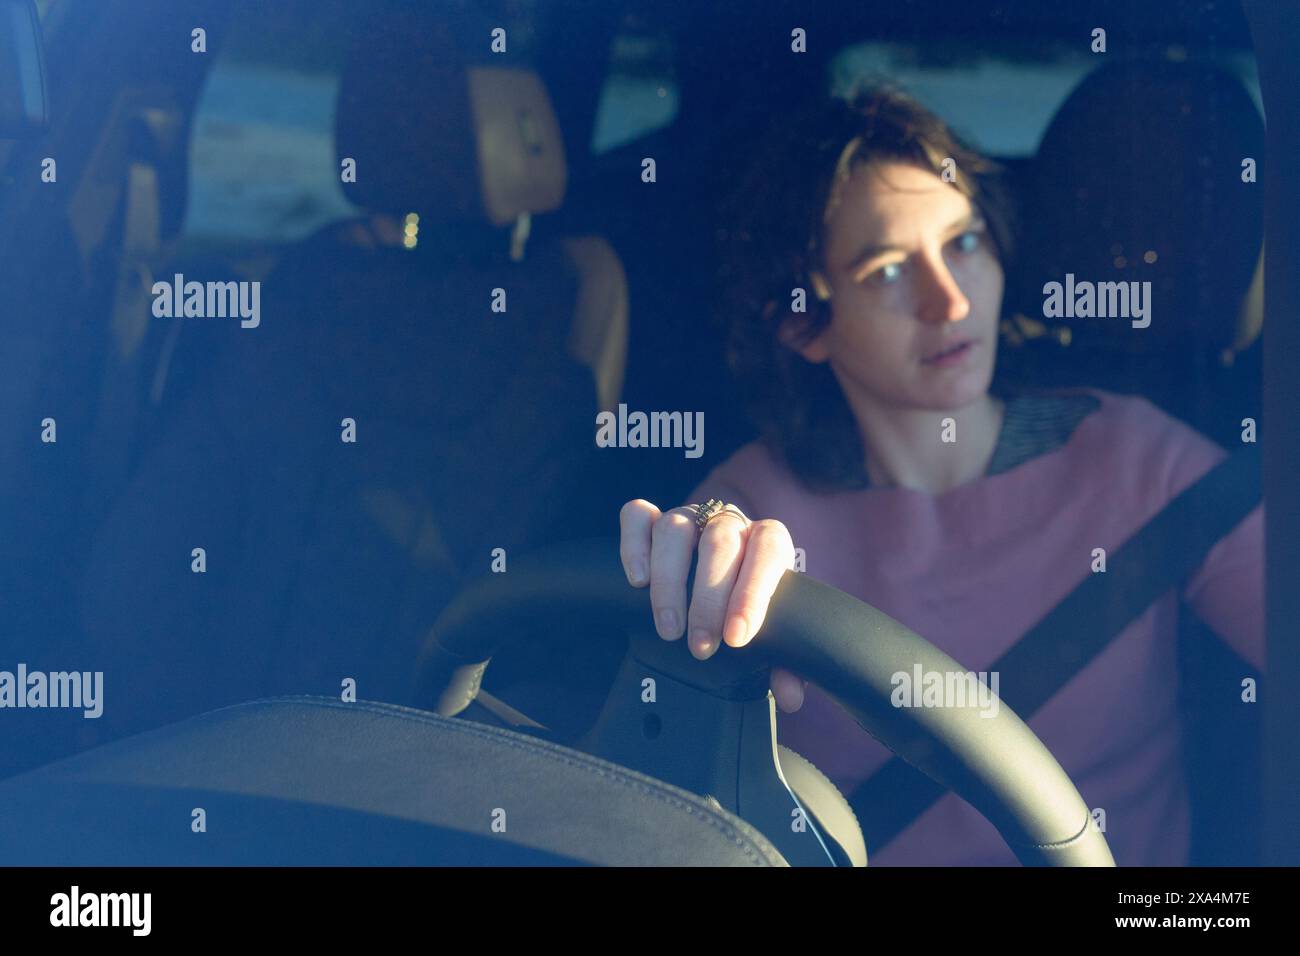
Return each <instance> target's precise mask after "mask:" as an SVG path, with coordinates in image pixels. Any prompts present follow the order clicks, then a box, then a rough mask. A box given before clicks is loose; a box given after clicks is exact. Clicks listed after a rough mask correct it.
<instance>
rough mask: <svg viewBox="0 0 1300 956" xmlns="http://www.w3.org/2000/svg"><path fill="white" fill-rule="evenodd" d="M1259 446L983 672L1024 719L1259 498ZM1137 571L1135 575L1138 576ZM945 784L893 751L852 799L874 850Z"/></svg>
mask: <svg viewBox="0 0 1300 956" xmlns="http://www.w3.org/2000/svg"><path fill="white" fill-rule="evenodd" d="M1260 477H1261V471H1260V461H1259V452H1258V451H1257V450H1256V449H1255V448H1254V446H1251V445H1247V446H1245V447H1243V448H1242V450H1241V451H1238V452H1235V453H1233V454H1231V455H1229V456H1228V457H1227V458H1226V459H1225V460H1223V461H1222V462H1220V463H1219V464H1218V465H1216V466H1215V467H1214V468H1212V469H1210V471H1208V472H1207V473H1206V474H1205V475H1203V476H1202V477H1201V478H1200V479H1199V480H1197V481H1196V482H1195V483H1194V484H1192V485H1191V486H1190V487H1189V488H1187V489H1186V490H1184V491H1183V492H1182V493H1181V494H1179V495H1177V496H1176V497H1175V498H1173V499H1172V500H1171V501H1170V502H1169V504H1167V505H1166V506H1165V507H1164V508H1163V509H1161V510H1160V511H1159V512H1158V513H1157V514H1156V515H1155V516H1154V517H1152V518H1151V520H1150V521H1148V522H1147V523H1146V524H1145V525H1144V526H1143V527H1142V528H1141V529H1140V530H1139V531H1138V532H1137V533H1136V534H1135V535H1133V537H1131V538H1130V539H1129V540H1128V541H1126V542H1125V543H1124V544H1123V546H1121V547H1120V549H1119V550H1118V551H1116V552H1115V554H1114V556H1113V557H1110V558H1109V563H1110V564H1111V565H1112V566H1113V567H1112V569H1110V570H1108V571H1106V572H1105V573H1096V574H1089V575H1088V576H1087V577H1086V578H1084V580H1083V581H1082V582H1081V583H1080V584H1079V585H1078V586H1077V587H1076V588H1075V589H1074V590H1073V591H1071V592H1070V593H1069V594H1068V595H1067V596H1066V597H1065V598H1064V599H1063V600H1062V601H1061V602H1060V603H1059V604H1057V605H1056V606H1055V607H1054V608H1053V609H1052V610H1051V611H1049V612H1048V614H1047V615H1046V616H1045V617H1044V618H1043V619H1042V620H1040V621H1039V622H1038V623H1037V624H1036V625H1034V627H1033V628H1031V629H1030V630H1029V631H1028V632H1027V633H1026V634H1025V636H1024V637H1022V638H1021V639H1020V640H1019V641H1017V642H1016V643H1015V645H1013V646H1012V647H1011V648H1010V650H1008V651H1007V652H1006V653H1005V654H1003V655H1002V656H1001V657H1000V658H998V659H997V660H996V661H994V662H993V663H992V664H991V665H989V668H988V670H990V671H997V672H999V673H1001V674H1003V675H1006V674H1014V675H1015V679H1014V681H1006V680H1002V681H1001V685H1002V686H1003V687H1010V688H1012V689H1011V690H1010V691H1009V692H1008V693H1007V694H1005V695H1003V698H1002V699H1003V700H1004V701H1005V702H1006V704H1007V706H1009V707H1011V709H1012V710H1014V711H1015V712H1016V714H1017V715H1019V716H1020V718H1021V719H1022V720H1025V721H1028V720H1029V718H1030V717H1032V716H1033V715H1034V714H1035V713H1036V712H1037V711H1038V710H1039V708H1041V707H1042V706H1043V705H1044V704H1045V703H1047V701H1049V700H1051V699H1052V697H1054V696H1055V695H1056V693H1057V692H1058V691H1059V690H1060V689H1061V688H1062V687H1064V686H1065V685H1066V684H1067V683H1068V682H1069V681H1070V680H1071V678H1073V677H1074V675H1075V674H1076V673H1078V672H1079V671H1080V670H1082V669H1083V668H1084V667H1085V666H1087V664H1088V663H1089V662H1090V661H1091V660H1092V659H1093V658H1094V657H1096V656H1097V655H1098V654H1099V653H1100V652H1101V651H1102V650H1103V649H1104V648H1105V647H1106V645H1107V644H1109V643H1110V642H1111V640H1113V639H1114V638H1115V637H1116V636H1117V635H1118V634H1119V633H1120V632H1121V631H1123V630H1124V628H1125V627H1127V626H1128V624H1129V623H1130V622H1131V621H1133V620H1134V619H1135V618H1137V617H1139V616H1140V615H1141V614H1142V613H1143V612H1144V611H1146V609H1147V608H1149V607H1150V606H1151V605H1152V603H1154V602H1155V601H1156V600H1157V599H1159V598H1160V596H1161V595H1162V594H1164V593H1165V592H1166V591H1168V590H1169V588H1171V587H1175V586H1178V585H1179V584H1180V583H1181V582H1182V581H1183V580H1184V579H1185V578H1186V577H1187V576H1188V575H1190V574H1191V573H1192V572H1193V571H1195V570H1196V568H1197V567H1199V566H1200V564H1201V563H1202V562H1203V561H1204V559H1205V556H1206V554H1207V553H1208V552H1209V551H1210V549H1211V548H1213V547H1214V545H1215V544H1216V543H1217V542H1218V541H1219V540H1220V539H1221V538H1223V537H1224V536H1225V535H1226V534H1228V532H1230V531H1231V530H1232V529H1233V528H1235V527H1236V526H1237V525H1238V524H1239V523H1240V522H1241V521H1242V520H1243V519H1244V518H1245V517H1246V515H1248V514H1249V513H1250V512H1251V511H1252V510H1253V509H1254V507H1255V506H1256V505H1257V504H1258V503H1259V500H1260V494H1261V491H1260ZM1134 572H1136V573H1134ZM947 792H948V790H947V789H946V788H945V787H943V786H941V785H940V784H937V783H935V782H934V781H933V780H931V779H930V778H929V777H927V776H925V774H923V773H921V772H920V771H919V770H917V769H916V768H914V767H913V766H912V765H911V764H909V763H906V762H905V761H904V760H902V759H901V758H899V757H897V756H895V757H892V758H890V760H889V761H888V762H887V763H886V764H885V765H884V766H883V767H881V768H880V770H878V771H877V772H876V773H874V774H872V776H870V777H868V778H867V779H866V780H864V781H863V782H862V783H861V784H860V785H859V786H858V787H857V789H856V790H854V791H853V793H852V794H851V795H850V797H849V803H850V805H851V806H852V807H853V812H854V813H856V814H857V817H858V822H859V824H860V826H861V827H862V832H863V834H864V836H865V837H866V841H867V846H868V847H869V848H870V849H871V850H872V852H876V851H877V850H878V849H879V848H880V847H882V846H884V845H885V844H886V843H888V842H889V841H890V840H892V839H893V838H894V837H896V836H898V834H899V833H901V832H902V831H903V830H905V829H906V828H907V827H908V826H910V825H911V824H912V822H913V821H914V820H916V818H917V817H919V816H920V815H921V814H922V813H924V812H925V811H926V810H928V809H929V808H930V807H931V806H932V805H933V804H934V803H935V801H937V800H938V799H939V798H940V797H942V796H943V795H944V794H945V793H947Z"/></svg>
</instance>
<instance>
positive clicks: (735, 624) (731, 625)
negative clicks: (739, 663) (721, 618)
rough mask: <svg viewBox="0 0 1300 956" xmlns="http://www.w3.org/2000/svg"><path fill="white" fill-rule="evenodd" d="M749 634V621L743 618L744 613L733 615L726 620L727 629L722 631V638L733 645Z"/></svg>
mask: <svg viewBox="0 0 1300 956" xmlns="http://www.w3.org/2000/svg"><path fill="white" fill-rule="evenodd" d="M748 634H749V621H747V620H745V615H743V614H736V615H733V616H732V618H731V620H729V621H728V622H727V629H726V631H725V632H723V635H722V636H723V638H724V639H725V640H726V642H727V643H728V644H730V645H731V646H732V647H735V646H736V645H737V644H738V643H739V642H740V641H743V640H744V639H745V637H746V636H747V635H748Z"/></svg>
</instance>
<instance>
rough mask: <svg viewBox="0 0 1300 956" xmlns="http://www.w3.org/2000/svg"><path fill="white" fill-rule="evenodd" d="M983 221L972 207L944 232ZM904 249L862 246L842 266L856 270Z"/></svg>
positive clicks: (948, 234) (946, 233)
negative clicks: (888, 253) (876, 259)
mask: <svg viewBox="0 0 1300 956" xmlns="http://www.w3.org/2000/svg"><path fill="white" fill-rule="evenodd" d="M983 221H984V217H983V216H981V215H980V213H979V211H978V210H974V209H972V210H971V211H970V212H967V213H965V214H964V215H962V216H959V217H958V218H957V219H954V220H953V221H952V222H951V223H950V224H949V225H948V227H947V228H946V229H944V234H945V235H947V236H951V235H954V234H956V233H959V232H964V231H965V230H966V229H968V228H970V227H971V226H972V225H978V224H980V223H982V222H983ZM906 251H907V250H906V249H903V248H902V247H901V246H893V245H889V244H888V243H885V244H880V245H871V246H864V247H863V248H862V249H860V250H858V254H857V255H856V256H854V257H853V259H852V261H851V262H849V264H848V265H846V266H845V267H844V270H845V271H846V272H857V271H858V270H859V269H861V268H862V267H863V266H864V265H866V264H867V263H868V262H870V261H871V260H872V259H874V258H876V256H880V255H884V254H885V253H887V252H906Z"/></svg>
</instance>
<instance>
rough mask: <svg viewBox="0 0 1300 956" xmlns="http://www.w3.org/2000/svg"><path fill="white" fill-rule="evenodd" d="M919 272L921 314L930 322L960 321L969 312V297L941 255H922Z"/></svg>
mask: <svg viewBox="0 0 1300 956" xmlns="http://www.w3.org/2000/svg"><path fill="white" fill-rule="evenodd" d="M918 271H919V272H920V280H921V285H922V288H921V289H920V290H919V291H920V294H921V315H922V317H923V318H925V319H926V320H927V321H931V322H960V321H961V320H962V319H964V318H966V316H967V315H969V314H970V299H968V298H966V295H965V293H963V292H962V291H961V286H959V285H958V284H957V280H956V278H954V277H953V274H952V271H951V270H950V269H949V268H948V265H947V263H946V262H944V260H943V259H942V257H940V258H937V259H931V258H930V257H928V256H927V257H924V261H923V262H922V266H921V269H920V270H918Z"/></svg>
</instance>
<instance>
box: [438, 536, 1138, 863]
mask: <svg viewBox="0 0 1300 956" xmlns="http://www.w3.org/2000/svg"><path fill="white" fill-rule="evenodd" d="M692 577H693V573H692ZM690 583H691V582H689V581H688V588H689V586H690ZM593 611H597V612H601V613H603V614H606V615H609V616H610V618H609V619H610V622H611V623H612V624H614V625H616V626H615V628H614V631H615V633H617V634H619V636H620V637H622V636H624V635H625V634H626V633H627V629H628V627H644V626H646V625H647V624H648V622H649V621H650V620H651V615H650V609H649V594H648V589H638V588H633V587H631V586H630V585H629V584H628V583H627V579H626V577H625V576H624V574H623V571H622V568H621V567H620V565H619V561H618V543H617V541H615V540H613V539H608V538H599V539H588V540H583V541H573V542H565V543H563V544H559V545H554V546H551V547H547V548H544V549H541V550H539V551H536V552H533V553H532V554H530V555H527V556H525V557H522V558H515V559H514V560H512V562H511V566H510V568H509V571H508V572H506V573H498V574H489V575H486V576H484V577H481V578H479V579H477V580H475V581H474V582H472V583H471V584H470V585H469V586H468V587H466V588H465V589H464V590H463V591H462V592H461V593H460V594H459V595H458V596H457V597H456V599H455V600H453V601H452V603H451V604H450V605H448V606H447V608H446V609H445V610H444V611H443V613H442V614H441V615H440V616H439V618H438V621H437V622H436V623H435V625H434V627H433V629H432V630H431V632H430V634H429V637H428V638H427V640H426V643H425V646H424V650H423V652H422V654H421V657H420V663H419V667H418V678H417V682H416V701H417V703H416V706H420V707H424V708H426V709H428V707H429V701H431V700H436V701H437V706H436V708H435V709H436V710H437V712H438V713H440V714H442V715H443V716H453V715H455V714H457V713H460V712H461V711H462V710H464V709H465V708H466V707H467V706H469V704H470V703H471V702H472V701H473V699H474V697H475V696H476V695H477V693H478V690H479V686H480V684H481V681H482V678H483V674H484V672H485V670H486V668H487V665H488V662H489V661H490V659H491V657H492V656H493V655H494V654H495V653H496V652H497V651H498V650H500V649H502V648H503V647H505V646H507V644H508V643H509V641H508V640H507V639H506V637H505V635H514V634H517V633H519V632H520V631H522V630H532V631H533V632H534V633H535V631H536V628H537V624H538V623H539V621H542V620H545V619H548V618H551V617H554V618H558V619H560V620H563V619H575V620H576V619H578V618H589V617H590V615H591V614H592V613H593ZM617 625H622V626H617ZM525 626H526V627H525ZM864 635H865V636H866V637H867V639H863V636H864ZM722 654H726V655H734V656H735V658H734V661H733V663H738V664H739V665H740V668H739V671H737V670H736V669H735V668H734V667H733V668H732V669H731V670H730V676H729V677H728V678H724V679H723V681H722V682H719V681H718V680H717V679H716V676H715V677H714V678H713V679H712V680H710V679H709V678H708V677H707V676H706V670H707V668H706V666H705V665H706V664H709V663H712V661H710V662H698V661H693V660H692V661H691V662H690V663H691V664H693V665H694V667H693V668H689V669H687V670H685V671H683V672H682V673H680V674H678V675H676V676H679V677H680V678H681V679H684V680H687V681H690V682H692V683H694V684H695V685H696V686H698V687H700V688H701V689H703V690H705V691H707V692H709V693H713V694H717V695H718V696H733V695H734V694H736V693H738V692H740V691H739V690H738V689H739V688H741V687H742V686H743V687H744V688H749V690H748V693H752V692H753V691H752V688H753V686H754V684H755V675H761V674H766V672H767V670H768V669H769V668H770V667H771V666H780V667H784V668H786V669H788V670H790V671H793V672H794V673H797V674H799V675H800V676H801V677H804V678H805V679H807V680H809V681H811V682H812V683H815V684H817V685H818V686H819V687H820V688H822V690H824V691H825V692H826V693H827V694H828V695H829V696H831V697H832V698H833V699H834V700H836V701H837V703H839V704H840V706H842V707H844V709H845V710H846V711H848V712H849V714H850V715H852V716H853V718H854V719H855V720H856V721H857V722H858V724H859V725H860V726H861V727H862V728H863V729H864V730H866V731H867V732H868V733H870V734H871V735H872V736H873V737H875V738H876V739H877V740H879V741H880V742H881V743H883V744H885V746H887V747H889V748H890V749H891V750H893V751H894V752H895V753H897V754H898V755H899V756H900V757H902V758H903V759H905V760H907V761H908V762H909V763H911V764H913V765H914V766H916V767H917V768H918V769H919V770H921V771H922V772H924V773H925V774H926V775H927V776H930V777H931V778H932V779H934V780H935V781H937V782H938V783H940V784H941V785H943V786H944V787H947V788H948V789H950V790H952V791H953V792H955V793H957V794H958V795H959V796H961V797H962V798H963V799H965V800H966V801H967V802H968V803H970V804H971V805H972V806H974V807H975V809H977V810H978V811H979V812H980V813H981V814H982V815H983V816H984V817H985V818H986V819H988V820H989V822H990V823H992V824H993V826H994V827H996V828H997V830H998V832H999V833H1000V834H1001V835H1002V837H1003V839H1004V840H1006V842H1007V845H1008V846H1009V847H1010V848H1011V849H1012V851H1013V852H1014V853H1015V854H1016V856H1017V858H1018V859H1020V861H1021V862H1022V863H1024V864H1026V865H1036V866H1114V865H1115V863H1114V859H1113V857H1112V856H1111V853H1110V849H1109V847H1108V846H1107V844H1106V839H1105V836H1104V835H1103V834H1102V833H1101V831H1100V830H1099V829H1098V828H1097V827H1095V826H1094V825H1092V818H1091V813H1090V811H1089V809H1088V807H1087V805H1086V804H1085V803H1084V801H1083V798H1082V797H1081V796H1080V795H1079V792H1078V790H1077V789H1076V788H1075V786H1074V784H1073V782H1071V780H1070V778H1069V777H1068V776H1067V775H1066V773H1065V771H1064V770H1063V769H1062V768H1061V766H1060V764H1059V763H1058V762H1057V761H1056V759H1055V758H1054V757H1053V756H1052V755H1051V753H1050V752H1049V751H1048V750H1047V748H1046V747H1045V746H1044V745H1043V743H1042V742H1041V741H1040V740H1039V739H1038V737H1037V736H1036V735H1035V734H1034V733H1033V731H1031V730H1030V729H1029V727H1028V726H1027V725H1026V724H1025V723H1024V722H1023V721H1021V720H1020V718H1019V717H1018V716H1016V714H1015V713H1014V712H1012V710H1011V709H1010V708H1009V707H1007V705H1006V704H1005V703H1002V702H999V706H998V707H997V708H996V711H995V712H994V713H993V715H992V716H991V717H990V716H987V714H985V715H981V713H980V712H978V711H977V709H976V708H974V707H909V708H899V707H895V706H894V705H893V704H892V703H891V701H890V697H891V695H892V694H893V692H894V690H895V685H894V683H893V681H892V677H893V675H894V674H896V673H899V672H905V673H909V674H910V673H912V672H913V668H914V667H915V666H916V665H918V664H919V665H920V666H921V667H922V669H923V671H925V672H932V671H937V672H941V673H947V672H959V673H963V674H964V673H967V670H966V669H965V668H963V667H961V666H960V665H959V664H958V663H957V662H956V661H954V660H953V659H952V658H950V657H949V656H948V655H947V654H945V653H944V652H943V651H941V650H939V649H938V648H937V647H935V646H934V645H933V644H931V643H930V642H928V641H926V640H925V639H924V638H922V637H921V636H920V635H918V634H916V633H915V632H913V631H911V630H909V629H908V628H906V627H904V626H903V625H902V624H900V623H899V622H898V621H895V620H894V619H893V618H891V617H889V616H888V615H886V614H884V613H882V612H880V611H878V610H877V609H875V608H873V607H871V606H870V605H869V604H867V603H865V602H863V601H860V600H858V599H857V598H855V597H853V596H852V595H850V594H847V593H845V592H843V591H841V590H839V589H838V588H834V587H832V586H830V585H827V584H823V583H822V582H819V581H816V580H814V579H812V578H809V577H807V576H805V575H803V574H799V573H798V572H795V571H787V572H786V573H785V575H784V576H783V577H782V579H781V581H780V583H779V584H778V586H777V589H776V591H775V593H774V594H773V596H772V601H771V603H770V605H769V608H768V613H767V617H766V620H765V621H764V624H763V627H762V628H761V629H760V631H759V633H758V635H757V636H756V637H755V638H754V640H753V641H751V643H750V644H749V646H747V647H745V648H740V649H737V648H724V649H721V650H720V652H719V654H717V655H714V657H715V658H717V657H719V656H720V655H722ZM737 675H739V676H737ZM762 686H763V687H766V684H765V683H764V684H762Z"/></svg>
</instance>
